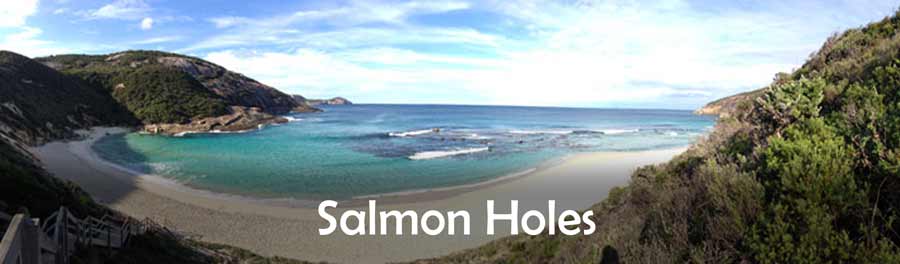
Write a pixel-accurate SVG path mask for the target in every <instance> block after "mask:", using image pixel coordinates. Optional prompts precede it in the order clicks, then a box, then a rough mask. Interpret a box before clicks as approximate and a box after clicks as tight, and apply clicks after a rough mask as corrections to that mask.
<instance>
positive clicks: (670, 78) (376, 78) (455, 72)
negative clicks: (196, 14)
mask: <svg viewBox="0 0 900 264" xmlns="http://www.w3.org/2000/svg"><path fill="white" fill-rule="evenodd" d="M429 4H431V3H429ZM416 5H417V4H406V5H401V7H396V6H384V7H382V6H377V5H371V4H365V5H363V4H357V5H351V6H350V7H339V8H335V9H323V10H316V11H303V12H297V13H293V14H291V15H289V16H282V17H276V18H271V19H267V20H262V21H253V20H251V19H249V18H242V17H220V18H217V19H214V20H211V22H213V23H214V24H215V25H216V26H217V27H219V28H221V29H223V30H224V31H225V32H224V34H220V35H218V36H214V37H211V38H209V39H206V40H203V41H201V42H198V43H195V44H194V45H192V46H189V47H188V48H186V50H189V51H194V50H210V49H221V48H232V49H235V48H243V49H237V50H225V51H216V52H212V53H209V54H208V55H207V56H206V58H207V59H209V60H211V61H213V62H216V63H220V64H222V65H224V66H226V67H228V68H231V69H234V70H237V71H239V72H242V73H245V74H247V75H248V76H251V77H254V78H257V79H259V80H260V81H263V82H265V83H268V84H271V85H273V86H275V87H278V88H280V89H284V90H287V91H292V92H299V93H303V94H306V95H310V96H315V97H320V96H334V95H349V96H356V97H358V99H362V100H363V101H368V102H383V103H391V102H393V103H402V102H417V103H476V104H516V105H566V106H638V107H679V108H685V107H696V106H699V105H700V104H702V103H704V102H707V101H709V100H711V99H714V98H716V97H720V96H724V95H728V94H732V93H735V92H738V91H741V90H747V89H751V88H758V87H761V86H763V85H766V84H768V83H769V82H770V81H771V79H772V77H773V76H774V74H775V73H777V72H779V71H790V70H792V68H793V67H797V66H799V64H800V63H802V62H803V60H804V59H805V58H806V56H807V55H808V54H809V53H810V52H812V51H814V50H815V49H816V48H818V47H819V45H821V44H820V43H821V42H822V41H823V40H824V39H825V38H826V37H827V36H828V35H829V34H830V33H831V32H833V31H836V30H841V29H844V28H847V27H853V26H857V25H859V24H862V23H864V22H867V21H869V20H871V19H873V18H875V19H877V18H879V17H878V16H877V15H872V14H873V13H872V10H873V9H870V8H865V7H859V6H856V7H855V8H856V9H859V10H860V11H859V12H853V11H847V10H842V9H841V8H833V7H827V6H823V4H819V3H814V2H813V3H808V2H798V3H793V2H792V3H782V2H775V1H773V2H760V3H759V5H760V7H759V8H758V9H757V8H755V9H752V10H746V9H740V8H734V6H725V8H722V9H721V10H719V9H714V8H718V7H715V6H709V5H696V4H695V3H692V2H688V1H680V0H661V1H649V2H633V1H575V2H559V1H507V0H503V1H496V2H487V3H479V4H477V5H469V4H465V3H463V4H459V5H458V6H453V5H450V4H446V3H445V5H441V4H433V5H434V6H430V7H421V6H419V7H416V8H422V9H416V8H412V7H411V6H416ZM826 7H827V8H830V9H826ZM353 8H366V9H365V10H376V11H377V12H372V13H365V14H359V15H348V14H349V13H346V12H347V11H346V10H348V9H353ZM711 8H712V9H711ZM459 9H480V11H488V12H491V13H494V14H500V16H501V17H502V18H503V19H502V21H505V22H504V23H498V24H497V25H491V26H495V27H497V28H494V30H492V31H490V32H491V33H486V32H485V31H479V30H476V29H471V28H460V27H434V26H431V27H428V26H422V25H416V24H414V23H410V22H409V19H408V18H409V17H411V16H414V15H415V14H419V13H422V12H426V11H423V10H431V11H428V12H437V13H440V12H446V11H447V10H459ZM713 9H714V10H713ZM877 10H881V9H877ZM845 11H846V12H848V13H850V14H853V15H848V16H839V15H840V14H841V12H845ZM888 11H890V9H886V10H884V11H883V12H885V14H887V12H888ZM836 17H837V18H840V19H835V18H836ZM298 21H304V22H309V21H322V22H323V23H328V24H330V25H332V26H333V27H331V28H330V29H328V30H326V31H321V30H306V29H304V28H303V27H302V25H298V24H303V23H299V22H298ZM373 21H377V22H379V23H381V24H379V25H378V26H369V24H367V23H368V22H373ZM260 45H271V46H276V47H280V50H281V51H268V52H267V51H262V52H248V51H247V50H245V49H247V48H249V49H251V50H252V49H254V48H257V47H259V46H260ZM295 47H303V48H300V49H294V48H295ZM417 47H427V48H425V49H423V48H417ZM283 50H294V51H292V52H284V51H283ZM458 54H466V55H458ZM411 98H412V99H411ZM410 100H413V101H410Z"/></svg>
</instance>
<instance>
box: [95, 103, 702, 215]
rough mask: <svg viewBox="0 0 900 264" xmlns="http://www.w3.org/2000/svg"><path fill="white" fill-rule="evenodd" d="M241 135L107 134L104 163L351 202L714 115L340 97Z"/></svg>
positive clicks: (512, 167) (511, 167)
mask: <svg viewBox="0 0 900 264" xmlns="http://www.w3.org/2000/svg"><path fill="white" fill-rule="evenodd" d="M324 110H325V111H324V112H322V113H304V114H293V115H290V116H287V117H288V118H289V119H290V120H291V122H288V123H285V124H282V125H276V126H269V127H266V128H263V129H260V130H256V131H251V132H247V133H235V134H224V133H223V134H216V133H209V134H186V135H184V136H181V137H171V136H159V135H146V134H140V133H129V134H120V135H112V136H107V137H104V138H102V139H101V140H99V141H98V142H97V143H96V144H95V145H94V146H93V149H94V151H96V152H97V153H98V155H100V157H101V158H104V159H106V160H108V161H111V162H114V163H117V164H119V165H122V166H124V167H127V168H129V169H132V170H135V171H138V172H141V173H150V174H155V175H159V176H161V177H166V178H168V179H171V180H174V181H177V182H179V183H182V184H185V185H187V186H190V187H193V188H198V189H204V190H209V191H213V192H220V193H228V194H237V195H243V196H251V197H258V198H295V199H349V198H353V197H359V196H369V195H377V194H383V193H393V192H403V191H413V190H421V189H431V188H443V187H451V186H455V185H465V184H473V183H478V182H482V181H487V180H490V179H495V178H497V177H502V176H505V175H510V174H515V173H517V172H521V171H525V170H528V169H531V168H535V167H537V166H539V165H540V164H542V163H545V162H547V161H550V160H554V159H557V158H560V157H564V156H566V155H569V154H572V153H578V152H595V151H639V150H653V149H664V148H673V147H681V146H687V145H689V144H690V143H691V142H693V141H694V140H696V139H697V138H698V137H699V136H701V135H703V134H704V133H705V132H707V131H708V130H709V129H710V128H711V127H712V126H713V124H714V121H715V120H714V118H712V117H708V116H697V115H693V114H692V113H691V112H690V111H685V110H630V109H586V108H545V107H501V106H443V105H342V106H325V107H324Z"/></svg>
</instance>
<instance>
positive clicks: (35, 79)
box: [0, 51, 303, 263]
mask: <svg viewBox="0 0 900 264" xmlns="http://www.w3.org/2000/svg"><path fill="white" fill-rule="evenodd" d="M148 71H149V72H150V73H154V71H163V72H166V71H169V70H167V69H160V68H148ZM135 74H136V73H135ZM159 76H165V77H166V78H176V79H164V80H151V79H143V80H142V79H141V78H146V76H134V78H133V80H135V81H136V82H139V81H147V82H151V83H152V82H162V83H174V84H179V85H180V84H184V86H183V87H193V88H192V89H195V90H184V91H177V90H176V91H177V93H189V94H187V95H184V96H185V97H187V98H190V97H191V96H194V95H195V96H198V97H201V98H218V97H205V96H208V94H209V93H208V91H207V90H205V89H200V88H202V86H198V85H197V84H196V83H194V82H195V81H194V79H192V78H188V77H187V75H184V74H181V73H180V72H178V73H175V74H169V73H164V74H159ZM126 85H134V84H128V83H126ZM166 85H167V84H160V85H159V86H158V87H157V86H154V85H148V86H145V87H144V88H145V89H169V88H170V87H167V86H166ZM160 87H161V88H160ZM176 87H181V86H176ZM116 92H122V91H114V92H113V94H115V93H116ZM136 92H140V91H136ZM149 92H151V93H168V92H171V91H160V90H150V91H149ZM177 93H176V94H175V95H178V94H177ZM190 93H193V94H194V95H190ZM117 96H118V95H117ZM131 96H132V95H130V94H129V97H126V98H129V99H134V98H132V97H131ZM160 98H161V99H166V97H160ZM170 99H171V98H170ZM178 99H183V98H178ZM135 100H136V101H135V102H133V103H136V104H145V103H146V104H152V103H149V101H150V100H160V99H159V98H153V96H150V95H146V96H145V97H138V98H137V99H135ZM216 100H221V99H216ZM126 102H132V101H126ZM157 103H159V104H168V105H170V106H171V107H176V108H177V107H182V106H181V105H177V104H178V103H183V101H176V102H171V101H162V102H157ZM200 103H201V104H210V105H213V104H214V103H209V102H200ZM223 105H224V104H223ZM181 109H185V108H181ZM199 109H202V107H201V108H199ZM180 111H186V110H180ZM135 114H137V115H143V113H132V112H130V111H129V109H126V107H124V106H123V105H122V104H120V103H119V102H117V100H116V99H114V98H113V95H112V94H110V92H109V91H107V90H105V89H103V88H101V87H99V86H96V85H91V84H90V83H89V82H86V81H83V80H81V79H79V78H76V77H71V76H67V75H64V74H62V73H60V72H58V71H56V70H54V69H52V68H49V67H47V66H45V65H44V64H41V63H38V62H36V61H34V60H32V59H29V58H27V57H24V56H21V55H18V54H15V53H12V52H7V51H0V211H2V212H5V213H8V214H15V213H19V212H28V213H29V214H30V216H32V217H37V218H46V217H47V216H49V215H50V214H51V213H53V212H54V211H56V210H57V209H58V208H59V207H60V206H65V207H67V208H68V209H69V210H70V211H71V212H72V213H73V214H75V216H77V217H83V216H86V215H91V216H94V217H97V218H100V217H103V216H104V215H107V214H113V215H117V213H116V212H114V211H112V210H110V209H108V208H106V207H105V206H103V205H101V204H98V203H96V202H94V201H93V200H92V198H91V197H90V195H88V194H87V193H86V192H84V191H83V190H82V189H81V188H79V187H78V186H76V185H74V184H72V183H71V182H68V181H64V180H60V179H58V178H56V177H54V176H53V175H51V174H50V173H48V172H47V171H46V170H45V169H44V168H42V167H41V164H40V161H38V160H36V159H35V157H34V156H32V155H31V154H30V153H29V152H28V150H27V148H28V147H29V146H34V145H40V144H43V143H46V142H49V141H53V140H60V139H68V138H73V137H77V136H78V135H77V134H76V130H78V129H85V128H89V127H91V126H99V125H104V126H109V125H125V126H130V125H137V124H139V123H140V121H139V120H138V119H137V118H136V117H135ZM123 217H124V216H123ZM133 220H136V219H133ZM3 231H5V230H3ZM94 251H100V252H94ZM70 260H71V261H72V263H303V262H300V261H295V260H290V259H284V258H278V257H274V258H269V257H262V256H259V255H256V254H254V253H252V252H249V251H247V250H244V249H240V248H235V247H230V246H225V245H216V244H209V243H203V242H198V241H194V240H190V239H184V238H181V237H179V236H173V235H172V234H171V233H169V232H161V230H158V229H149V230H148V231H147V233H145V234H142V235H137V236H134V237H133V238H132V242H130V245H129V246H128V247H127V248H126V249H125V250H122V251H118V252H115V253H109V252H104V250H103V249H93V250H82V251H81V252H80V253H79V254H77V255H75V256H73V257H72V258H71V259H70Z"/></svg>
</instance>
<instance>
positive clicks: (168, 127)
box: [143, 106, 288, 135]
mask: <svg viewBox="0 0 900 264" xmlns="http://www.w3.org/2000/svg"><path fill="white" fill-rule="evenodd" d="M287 122H288V120H287V119H286V118H284V117H280V116H276V115H272V114H269V113H266V112H264V111H262V109H259V108H256V107H242V106H232V107H231V114H228V115H223V116H217V117H207V118H200V119H195V120H191V122H190V123H185V124H148V125H144V127H143V131H144V132H148V133H153V134H164V135H183V134H185V133H201V132H237V131H246V130H252V129H258V128H262V127H264V126H267V125H272V124H281V123H287Z"/></svg>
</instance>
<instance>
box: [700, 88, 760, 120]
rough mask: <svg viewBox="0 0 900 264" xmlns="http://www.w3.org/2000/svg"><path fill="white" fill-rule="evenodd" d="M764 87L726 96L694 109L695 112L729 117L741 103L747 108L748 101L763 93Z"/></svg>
mask: <svg viewBox="0 0 900 264" xmlns="http://www.w3.org/2000/svg"><path fill="white" fill-rule="evenodd" d="M762 93H763V89H758V90H753V91H749V92H743V93H739V94H735V95H732V96H728V97H724V98H721V99H718V100H715V101H712V102H709V103H708V104H706V105H704V106H703V107H701V108H700V109H697V110H696V111H694V114H698V115H714V116H720V117H728V116H731V115H732V113H734V112H735V111H737V110H738V109H739V107H740V106H739V104H740V103H741V102H744V104H745V105H744V106H743V107H740V108H742V109H743V108H746V107H749V106H750V105H749V104H747V103H748V102H752V101H753V100H754V98H757V97H759V96H760V95H762Z"/></svg>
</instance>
